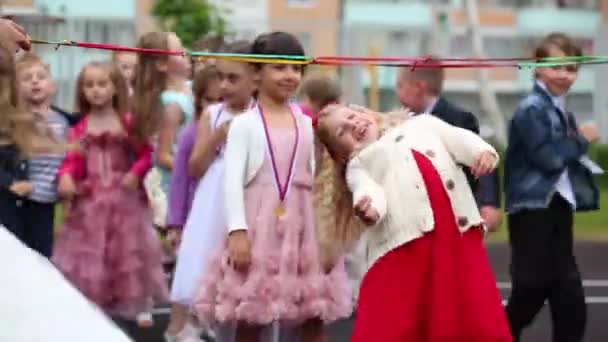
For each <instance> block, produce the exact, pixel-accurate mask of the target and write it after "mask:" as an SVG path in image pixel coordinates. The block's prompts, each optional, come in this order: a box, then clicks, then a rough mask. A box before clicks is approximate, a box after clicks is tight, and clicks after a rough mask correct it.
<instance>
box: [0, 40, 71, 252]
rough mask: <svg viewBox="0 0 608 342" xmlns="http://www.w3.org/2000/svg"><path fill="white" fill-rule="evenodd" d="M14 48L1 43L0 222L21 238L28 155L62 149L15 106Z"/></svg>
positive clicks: (25, 233) (26, 219)
mask: <svg viewBox="0 0 608 342" xmlns="http://www.w3.org/2000/svg"><path fill="white" fill-rule="evenodd" d="M17 100H18V93H17V82H16V69H15V63H14V57H13V52H12V51H9V50H8V49H7V48H6V47H4V46H3V45H1V44H0V223H2V224H3V225H4V226H5V227H6V228H7V229H8V230H10V231H11V232H12V233H13V234H14V235H15V236H16V237H17V238H19V239H20V240H22V241H25V240H26V237H27V236H28V235H29V234H31V230H29V229H31V226H30V224H29V219H30V217H29V214H30V213H28V212H26V211H25V210H24V202H25V201H27V197H28V196H29V195H30V194H31V193H32V191H33V188H34V187H33V185H32V183H31V182H29V181H28V163H27V159H28V158H29V157H34V156H37V155H41V154H54V153H59V154H60V153H62V152H63V146H61V145H60V144H57V143H56V142H55V140H53V139H52V137H51V136H50V135H47V134H45V132H41V131H40V129H39V127H37V124H36V120H35V119H34V116H33V115H32V114H31V113H29V112H26V111H23V110H21V109H19V108H18V107H17Z"/></svg>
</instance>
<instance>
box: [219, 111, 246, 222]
mask: <svg viewBox="0 0 608 342" xmlns="http://www.w3.org/2000/svg"><path fill="white" fill-rule="evenodd" d="M244 118H245V117H244V116H239V117H237V118H235V119H234V120H233V122H232V125H231V127H230V130H229V131H228V137H227V139H226V151H225V152H224V160H225V163H226V165H225V167H224V169H225V171H224V208H225V214H226V223H227V227H228V231H229V232H232V231H237V230H246V229H247V221H246V220H245V194H244V188H245V181H246V180H245V177H246V174H247V143H248V139H247V134H248V132H247V125H246V123H247V121H244V120H240V119H244Z"/></svg>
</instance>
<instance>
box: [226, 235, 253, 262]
mask: <svg viewBox="0 0 608 342" xmlns="http://www.w3.org/2000/svg"><path fill="white" fill-rule="evenodd" d="M228 253H229V262H230V263H231V264H232V267H234V269H236V270H237V271H241V272H245V271H247V269H248V268H249V265H250V264H251V245H250V244H249V238H248V237H247V231H246V230H236V231H233V232H231V233H230V234H229V235H228Z"/></svg>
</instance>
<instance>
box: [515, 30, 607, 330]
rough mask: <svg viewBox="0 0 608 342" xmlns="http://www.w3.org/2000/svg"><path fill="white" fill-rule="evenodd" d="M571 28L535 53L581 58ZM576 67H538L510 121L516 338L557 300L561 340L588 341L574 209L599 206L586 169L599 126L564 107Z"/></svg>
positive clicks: (551, 37)
mask: <svg viewBox="0 0 608 342" xmlns="http://www.w3.org/2000/svg"><path fill="white" fill-rule="evenodd" d="M580 55H581V50H580V49H579V48H578V47H577V46H576V45H574V43H573V42H572V40H571V39H570V38H569V37H567V36H566V35H564V34H560V33H556V34H551V35H549V36H547V37H546V38H545V39H544V40H543V41H542V42H541V44H540V45H539V47H538V48H537V49H536V58H538V59H541V60H542V59H544V58H549V57H551V58H553V57H564V56H580ZM577 72H578V66H577V65H564V66H557V67H550V68H536V70H535V78H536V83H535V85H534V88H533V89H532V91H531V92H530V94H529V95H528V96H527V97H526V98H525V99H523V100H522V101H521V102H520V104H519V106H518V108H517V110H516V112H515V115H514V116H513V119H512V120H511V125H510V128H509V145H508V148H507V154H506V161H505V192H506V209H507V212H508V218H509V220H508V228H509V240H510V243H511V279H512V283H513V290H512V292H511V296H510V298H509V303H508V305H507V315H508V318H509V323H510V325H511V330H512V332H513V336H514V337H515V340H516V341H518V340H519V339H520V335H521V333H522V330H523V329H524V328H525V327H526V326H528V325H529V324H530V323H531V322H532V320H533V319H534V317H535V316H536V314H537V313H538V312H539V311H540V310H541V308H542V307H543V306H544V303H545V301H547V300H548V301H549V304H550V305H551V313H552V318H553V336H554V337H556V338H555V339H554V340H555V341H582V340H583V336H584V332H585V322H586V305H585V295H584V292H583V286H582V281H581V276H580V273H579V271H578V267H577V264H576V260H575V257H574V252H573V246H572V244H573V243H572V242H573V241H572V240H573V238H572V225H573V222H572V219H573V213H574V211H587V210H595V209H598V208H599V192H598V189H597V187H596V185H595V184H594V183H593V179H592V174H591V172H590V170H588V169H587V167H586V160H588V159H587V158H586V157H585V153H586V151H587V147H588V145H589V143H591V142H593V141H596V140H597V139H598V133H597V129H596V127H594V126H593V125H588V126H584V127H577V124H576V119H575V118H574V116H573V115H572V113H570V112H568V111H567V109H566V106H565V100H566V95H567V94H568V90H569V89H570V87H571V86H572V84H573V83H574V81H575V80H576V76H577Z"/></svg>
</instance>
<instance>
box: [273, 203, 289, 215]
mask: <svg viewBox="0 0 608 342" xmlns="http://www.w3.org/2000/svg"><path fill="white" fill-rule="evenodd" d="M286 213H287V210H286V209H285V206H284V205H283V203H281V204H279V206H278V207H276V209H274V216H276V217H279V218H280V217H283V216H285V214H286Z"/></svg>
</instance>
